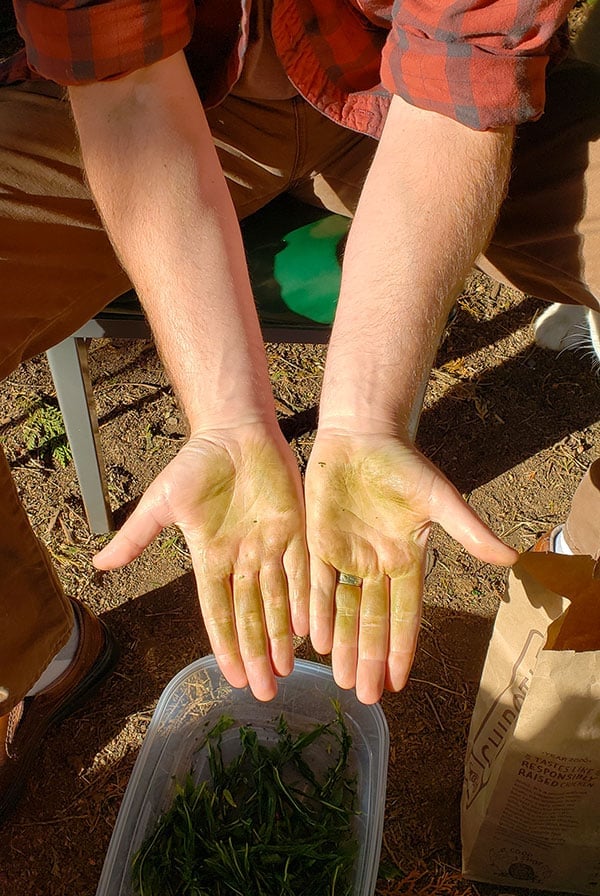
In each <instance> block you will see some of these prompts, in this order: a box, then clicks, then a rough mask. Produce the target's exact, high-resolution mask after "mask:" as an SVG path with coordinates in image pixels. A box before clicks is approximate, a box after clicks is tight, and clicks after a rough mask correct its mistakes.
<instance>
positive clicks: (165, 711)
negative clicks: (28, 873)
mask: <svg viewBox="0 0 600 896" xmlns="http://www.w3.org/2000/svg"><path fill="white" fill-rule="evenodd" d="M332 699H335V700H337V701H338V702H339V703H340V705H341V708H342V711H343V713H344V718H345V721H346V724H347V726H348V730H349V732H350V734H351V736H352V749H351V757H350V760H351V771H352V772H354V773H355V774H356V776H357V784H358V809H359V814H358V815H357V818H356V835H357V839H358V843H359V852H358V857H357V860H356V864H355V878H354V894H355V896H372V894H373V892H374V890H375V884H376V881H377V869H378V865H379V856H380V852H381V837H382V830H383V815H384V807H385V789H386V779H387V764H388V753H389V732H388V726H387V722H386V719H385V716H384V714H383V710H382V709H381V707H380V706H379V704H375V705H372V706H365V705H364V704H363V703H359V701H358V700H357V699H356V697H355V695H354V691H344V690H341V689H340V688H338V687H337V685H336V684H335V682H334V680H333V676H332V674H331V669H330V668H329V667H328V666H322V665H320V664H318V663H312V662H308V661H306V660H296V664H295V667H294V671H293V672H292V673H291V675H289V676H288V677H287V678H284V679H281V680H280V681H279V691H278V694H277V696H276V697H275V699H274V700H272V701H270V702H269V703H262V702H260V701H258V700H256V699H255V698H254V697H253V696H252V693H251V692H250V690H249V689H248V688H243V689H238V688H232V687H231V685H229V684H228V683H227V681H226V680H225V679H224V678H223V676H222V675H221V672H220V671H219V668H218V666H217V663H216V661H215V659H214V657H213V656H207V657H203V658H202V659H199V660H196V662H194V663H192V664H191V665H189V666H187V667H186V668H185V669H182V671H181V672H179V673H178V675H176V676H175V677H174V678H173V679H172V680H171V681H170V683H169V684H168V685H167V687H166V688H165V690H164V691H163V693H162V695H161V697H160V700H159V701H158V704H157V706H156V710H155V712H154V715H153V717H152V721H151V722H150V725H149V728H148V732H147V734H146V738H145V740H144V743H143V745H142V749H141V750H140V754H139V756H138V758H137V760H136V763H135V766H134V768H133V772H132V774H131V779H130V781H129V784H128V785H127V790H126V791H125V796H124V798H123V803H122V804H121V808H120V810H119V814H118V817H117V822H116V824H115V829H114V831H113V835H112V838H111V841H110V844H109V847H108V852H107V854H106V859H105V861H104V866H103V868H102V874H101V876H100V882H99V884H98V889H97V891H96V896H130V894H132V892H133V890H132V885H131V861H132V858H133V855H134V854H135V853H136V852H137V850H138V849H139V847H140V846H141V844H142V842H143V840H144V838H145V837H146V835H147V834H148V833H149V832H150V830H151V829H152V827H153V826H154V823H155V822H156V820H157V818H158V817H159V816H160V815H161V814H162V813H163V812H164V811H165V809H167V808H168V806H169V805H170V803H171V801H172V799H173V794H174V789H175V782H176V781H180V780H182V779H183V778H184V777H185V775H186V774H187V772H189V771H190V769H191V768H192V766H193V774H194V776H195V777H196V779H197V780H200V779H201V778H202V777H204V776H206V775H207V768H206V763H205V762H203V761H202V760H201V759H200V760H199V757H201V751H200V752H199V751H198V747H199V745H200V743H201V742H202V740H203V739H204V737H205V735H206V732H207V731H208V730H209V729H210V728H211V727H212V726H213V725H214V724H215V723H216V722H217V721H218V719H219V718H220V716H221V715H224V714H226V715H230V716H232V717H233V718H234V719H235V722H236V724H235V726H234V727H233V728H232V729H230V731H229V732H227V736H228V741H226V739H225V737H224V739H223V755H224V757H225V759H226V760H227V750H228V749H229V750H230V751H232V755H233V751H235V743H237V744H238V745H239V738H238V737H237V731H238V728H239V727H240V726H241V725H252V726H253V727H254V728H255V730H256V731H257V734H258V737H259V740H261V741H262V742H269V741H272V742H275V741H276V740H277V733H276V727H275V726H276V723H277V719H278V718H279V716H280V715H282V714H283V715H284V716H285V718H286V720H287V722H288V725H289V727H290V729H291V730H292V732H294V731H298V732H299V731H305V730H307V729H309V728H311V727H313V726H314V725H315V724H319V723H322V722H329V721H331V720H332V718H333V717H334V710H333V707H332V704H331V700H332ZM318 742H319V741H318V740H317V741H316V742H315V745H317V744H318ZM310 759H311V761H313V757H310ZM314 761H315V763H318V761H319V757H318V755H316V756H315V757H314Z"/></svg>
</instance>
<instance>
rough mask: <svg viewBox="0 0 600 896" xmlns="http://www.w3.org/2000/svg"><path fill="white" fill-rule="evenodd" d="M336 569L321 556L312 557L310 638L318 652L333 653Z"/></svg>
mask: <svg viewBox="0 0 600 896" xmlns="http://www.w3.org/2000/svg"><path fill="white" fill-rule="evenodd" d="M335 577H336V571H335V569H333V567H332V566H330V565H329V564H328V563H324V562H323V561H322V560H321V559H320V558H319V557H314V556H313V555H311V557H310V601H309V610H310V640H311V642H312V645H313V647H314V648H315V650H316V651H317V653H331V648H332V647H333V618H334V605H335V584H336V583H335Z"/></svg>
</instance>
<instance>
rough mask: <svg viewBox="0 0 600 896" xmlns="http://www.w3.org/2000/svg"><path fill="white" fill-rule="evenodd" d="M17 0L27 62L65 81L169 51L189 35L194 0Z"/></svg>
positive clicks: (104, 75)
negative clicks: (77, 2)
mask: <svg viewBox="0 0 600 896" xmlns="http://www.w3.org/2000/svg"><path fill="white" fill-rule="evenodd" d="M60 2H62V3H63V5H64V8H63V7H61V6H60V5H58V2H57V0H55V2H54V3H53V4H52V3H51V2H50V3H48V2H46V3H44V2H42V0H15V10H16V13H17V21H18V24H19V31H20V33H21V36H22V37H23V39H24V41H25V45H26V49H27V61H28V63H29V66H30V68H31V69H32V70H33V71H35V72H37V73H38V74H40V75H42V76H43V77H44V78H47V79H49V80H51V81H56V82H57V83H58V84H63V85H65V86H71V85H77V84H89V83H91V82H94V81H108V80H113V79H115V78H120V77H123V76H125V75H127V74H130V73H131V72H133V71H136V70H137V69H140V68H144V67H145V66H148V65H152V64H153V63H155V62H158V61H159V60H161V59H166V58H167V57H168V56H172V55H173V54H174V53H177V52H178V51H179V50H181V49H183V48H184V47H185V46H186V45H187V44H188V43H189V41H190V38H191V35H192V29H193V23H194V2H193V0H160V2H158V0H157V2H155V3H142V2H140V0H110V2H108V3H97V2H96V3H92V4H90V5H88V6H79V7H76V8H73V6H72V5H71V6H69V2H68V0H60Z"/></svg>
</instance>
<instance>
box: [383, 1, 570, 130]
mask: <svg viewBox="0 0 600 896" xmlns="http://www.w3.org/2000/svg"><path fill="white" fill-rule="evenodd" d="M572 5H573V0H535V2H534V0H532V2H528V3H524V2H521V0H491V2H485V3H477V2H473V0H455V2H452V3H450V2H448V3H440V2H439V0H403V2H401V3H396V4H395V9H396V12H395V15H394V17H393V21H392V26H391V31H390V34H389V35H388V38H387V41H386V45H385V47H384V49H383V54H382V66H381V78H382V83H383V85H384V87H386V88H387V89H388V90H389V91H390V92H391V93H396V94H399V95H400V96H402V97H403V98H404V99H406V100H407V101H408V102H410V103H412V104H413V105H416V106H420V107H421V108H424V109H428V110H430V111H435V112H439V113H441V114H443V115H447V116H450V117H451V118H455V119H456V120H457V121H460V122H462V123H463V124H465V125H467V126H468V127H470V128H474V129H476V130H487V129H490V128H498V127H502V126H505V125H517V124H521V123H522V122H525V121H529V120H534V119H536V118H538V117H539V116H540V115H541V114H542V112H543V110H544V102H545V87H544V82H545V73H546V67H547V63H548V60H549V58H550V55H551V53H553V51H554V50H555V49H556V44H557V41H558V33H559V31H560V28H561V26H562V25H563V24H564V22H565V20H566V18H567V14H568V12H569V10H570V8H571V7H572Z"/></svg>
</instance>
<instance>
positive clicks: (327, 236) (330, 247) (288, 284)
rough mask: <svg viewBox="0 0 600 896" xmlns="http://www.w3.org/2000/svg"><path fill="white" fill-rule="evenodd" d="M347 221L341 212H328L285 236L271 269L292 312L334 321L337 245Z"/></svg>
mask: <svg viewBox="0 0 600 896" xmlns="http://www.w3.org/2000/svg"><path fill="white" fill-rule="evenodd" d="M349 223H350V222H349V220H348V219H347V218H342V217H341V215H328V216H327V217H326V218H322V219H321V220H320V221H315V222H313V223H312V224H306V225H305V226H304V227H298V228H297V229H296V230H292V231H290V233H288V234H287V235H286V236H285V237H284V242H285V244H286V245H285V247H284V248H283V249H282V250H281V252H278V253H277V255H276V256H275V261H274V264H273V272H274V274H275V279H276V280H277V282H278V283H279V285H280V289H281V298H282V299H283V301H284V302H285V304H286V305H287V307H288V308H289V309H290V310H291V311H294V312H295V313H296V314H302V315H303V316H304V317H308V318H309V319H310V320H314V321H317V322H318V323H322V324H331V323H333V318H334V315H335V309H336V305H337V299H338V294H339V291H340V274H341V271H340V265H339V261H338V247H339V246H340V243H341V241H342V240H343V239H345V237H346V235H347V233H348V225H349Z"/></svg>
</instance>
